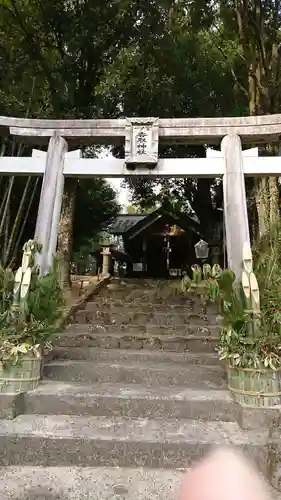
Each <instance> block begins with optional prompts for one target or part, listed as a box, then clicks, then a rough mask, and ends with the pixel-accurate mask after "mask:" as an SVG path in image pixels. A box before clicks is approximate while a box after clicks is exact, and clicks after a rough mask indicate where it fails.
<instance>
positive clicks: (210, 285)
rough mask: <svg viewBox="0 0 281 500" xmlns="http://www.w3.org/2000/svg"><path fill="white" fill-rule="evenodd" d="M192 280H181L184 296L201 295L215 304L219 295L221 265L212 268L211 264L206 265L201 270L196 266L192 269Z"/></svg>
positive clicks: (185, 278)
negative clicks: (188, 294)
mask: <svg viewBox="0 0 281 500" xmlns="http://www.w3.org/2000/svg"><path fill="white" fill-rule="evenodd" d="M191 270H192V278H189V276H187V275H186V276H184V278H183V279H182V280H181V284H180V291H181V293H183V294H187V293H191V294H192V293H193V294H196V295H199V296H200V297H201V298H202V299H204V300H205V301H206V302H209V301H210V302H214V301H216V299H217V294H218V280H219V277H220V275H221V273H222V270H221V268H220V266H219V265H217V264H215V265H214V266H213V267H211V266H210V265H209V264H204V265H203V267H202V268H201V267H200V266H199V265H197V264H195V265H194V266H192V268H191Z"/></svg>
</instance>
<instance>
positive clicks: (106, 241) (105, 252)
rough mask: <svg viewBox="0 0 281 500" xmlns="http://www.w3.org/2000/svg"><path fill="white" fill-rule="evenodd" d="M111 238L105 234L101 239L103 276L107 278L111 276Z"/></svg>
mask: <svg viewBox="0 0 281 500" xmlns="http://www.w3.org/2000/svg"><path fill="white" fill-rule="evenodd" d="M111 243H112V241H111V236H110V235H109V234H108V233H103V234H102V237H101V246H102V252H101V254H102V257H103V258H102V276H107V275H108V274H109V256H110V245H111Z"/></svg>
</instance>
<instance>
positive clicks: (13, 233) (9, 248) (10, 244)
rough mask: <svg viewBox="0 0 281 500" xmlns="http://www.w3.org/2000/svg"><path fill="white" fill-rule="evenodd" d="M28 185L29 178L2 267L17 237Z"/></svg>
mask: <svg viewBox="0 0 281 500" xmlns="http://www.w3.org/2000/svg"><path fill="white" fill-rule="evenodd" d="M30 183H31V176H29V177H28V179H27V181H26V184H25V188H24V191H23V195H22V198H21V201H20V204H19V207H18V210H17V215H16V217H15V220H14V223H13V227H12V231H11V235H10V238H9V243H8V245H7V249H6V251H5V257H4V259H3V260H4V267H5V266H6V265H7V262H8V260H9V254H10V252H11V248H12V245H13V242H14V239H15V237H16V235H17V232H18V229H19V225H20V222H21V219H22V211H23V208H24V204H25V200H26V197H27V194H28V190H29V186H30Z"/></svg>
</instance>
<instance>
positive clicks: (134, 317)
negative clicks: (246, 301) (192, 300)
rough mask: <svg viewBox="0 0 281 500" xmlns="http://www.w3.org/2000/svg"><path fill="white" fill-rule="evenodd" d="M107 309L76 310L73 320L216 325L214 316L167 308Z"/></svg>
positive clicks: (180, 325)
mask: <svg viewBox="0 0 281 500" xmlns="http://www.w3.org/2000/svg"><path fill="white" fill-rule="evenodd" d="M116 309H118V310H114V309H111V310H109V311H106V310H104V309H103V308H102V307H101V308H97V309H96V311H89V310H87V309H84V310H81V311H78V312H76V314H75V318H74V321H75V323H79V324H87V323H91V324H93V325H94V324H98V325H99V324H103V325H119V326H120V325H130V324H131V325H137V326H139V325H147V326H150V325H151V326H152V327H153V326H155V327H156V326H158V325H159V326H161V325H163V326H179V327H192V326H193V325H196V326H198V327H199V326H204V327H209V326H217V325H216V316H213V317H211V318H210V316H208V317H207V316H204V315H200V314H196V313H193V312H192V313H171V312H169V310H168V311H167V308H166V312H165V313H163V312H157V311H156V312H155V311H154V312H149V313H147V312H139V311H134V310H132V309H131V311H128V310H126V309H124V308H121V307H119V308H116Z"/></svg>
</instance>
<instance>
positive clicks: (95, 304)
mask: <svg viewBox="0 0 281 500" xmlns="http://www.w3.org/2000/svg"><path fill="white" fill-rule="evenodd" d="M134 306H136V304H135V303H134V302H132V301H131V302H127V301H125V302H124V300H120V299H115V300H114V301H112V300H111V299H109V298H105V297H100V296H98V295H97V296H96V297H95V300H89V302H87V304H86V305H85V309H86V310H87V311H89V312H90V311H95V310H96V309H97V308H99V307H102V308H103V309H105V310H107V311H112V312H117V313H118V312H120V307H122V310H124V311H127V312H130V311H131V310H132V308H133V307H134ZM168 307H169V310H170V312H171V313H172V314H173V313H184V312H188V311H190V312H193V313H194V314H204V313H205V312H206V308H204V307H203V305H200V304H198V303H196V302H195V303H194V302H192V301H185V302H183V303H180V304H178V303H172V304H169V305H168ZM138 310H139V311H140V312H144V313H151V312H154V311H155V312H158V313H161V312H163V313H167V304H165V303H159V302H155V303H153V302H149V303H142V302H140V303H139V304H138ZM209 313H210V314H213V315H216V314H217V310H216V309H214V308H213V307H212V306H211V307H209Z"/></svg>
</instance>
